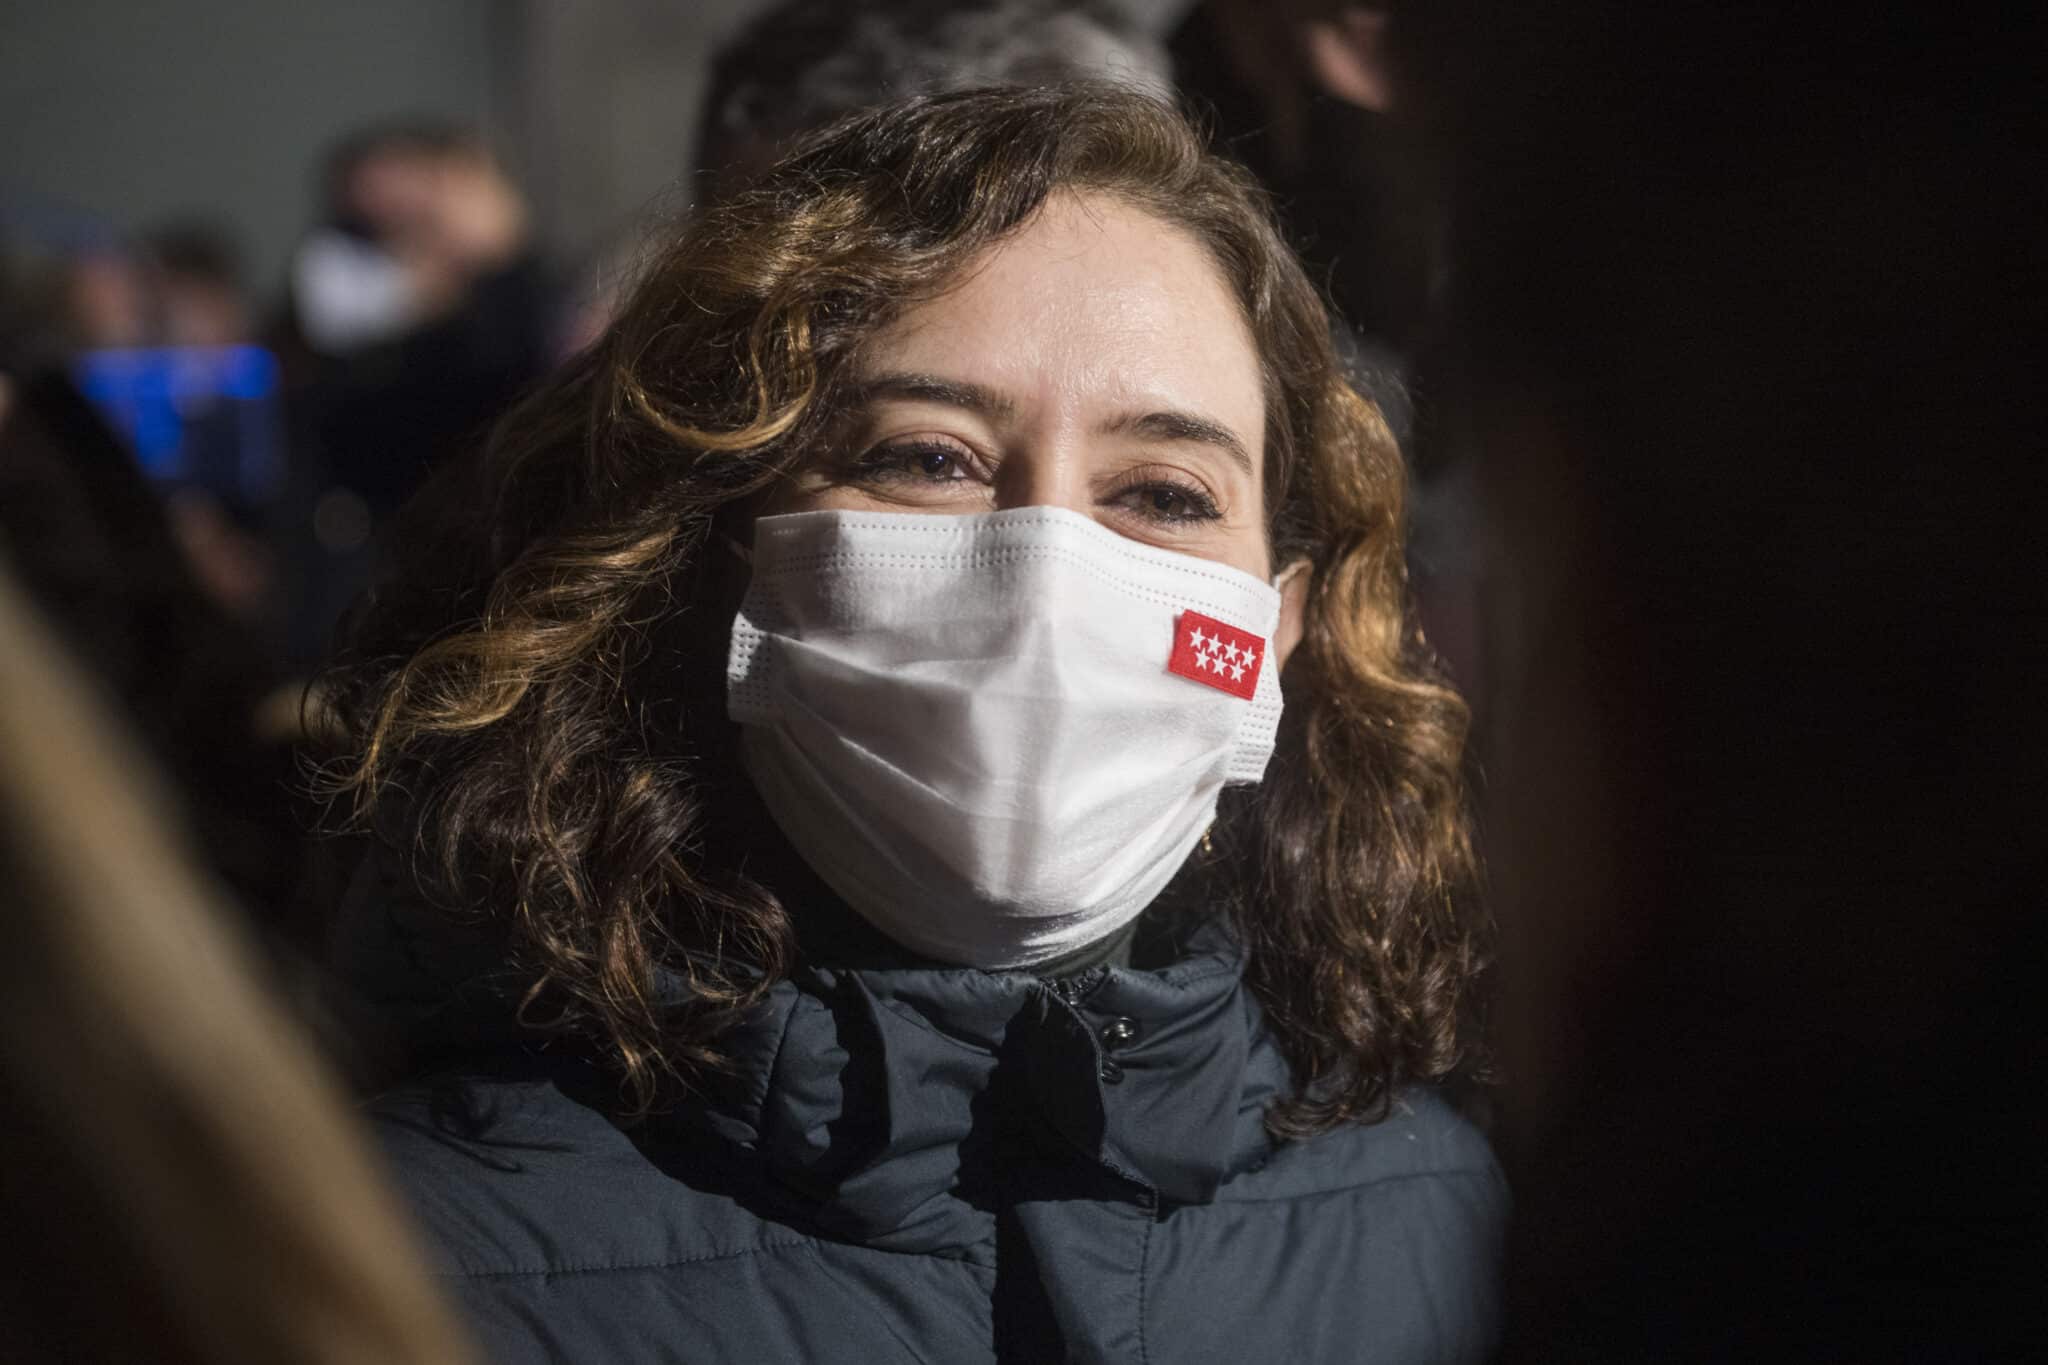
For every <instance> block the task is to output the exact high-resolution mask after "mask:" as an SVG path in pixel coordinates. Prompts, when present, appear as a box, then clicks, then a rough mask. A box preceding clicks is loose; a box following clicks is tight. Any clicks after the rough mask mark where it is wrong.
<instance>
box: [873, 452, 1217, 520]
mask: <svg viewBox="0 0 2048 1365" xmlns="http://www.w3.org/2000/svg"><path fill="white" fill-rule="evenodd" d="M931 456H938V457H940V458H942V459H945V460H949V461H951V462H952V467H953V468H954V469H957V470H960V471H961V473H960V474H959V475H958V476H957V477H936V476H934V475H931V474H926V473H922V472H920V471H918V470H915V469H912V468H910V467H909V465H910V462H911V461H913V460H921V459H925V458H928V457H931ZM972 458H973V457H972V456H971V455H970V454H969V453H968V452H967V451H966V450H965V449H964V448H962V447H959V446H955V445H952V444H949V443H946V442H940V441H888V442H884V443H883V444H881V445H878V446H875V447H873V448H871V449H869V450H867V451H864V452H863V453H862V454H861V455H859V456H858V457H856V458H855V459H854V460H853V461H852V462H851V463H850V464H849V465H848V466H847V473H848V474H849V475H851V476H852V477H853V478H855V479H856V480H859V481H863V482H867V483H893V482H899V481H904V480H915V481H917V482H921V483H953V482H959V481H964V480H965V479H969V478H972V477H974V476H973V474H972V473H971V472H969V471H967V470H966V469H965V468H964V466H965V465H966V464H967V463H968V461H970V460H971V459H972ZM1144 494H1151V495H1155V496H1156V495H1158V494H1165V495H1167V496H1168V497H1172V498H1179V499H1181V500H1182V502H1183V503H1184V504H1185V506H1186V507H1187V508H1188V509H1189V510H1186V511H1178V512H1166V511H1161V510H1159V509H1158V508H1156V507H1134V509H1133V510H1135V511H1136V512H1137V513H1138V515H1139V516H1142V517H1144V518H1145V519H1146V520H1148V521H1152V522H1156V523H1159V524H1161V525H1167V526H1187V525H1193V524H1197V523H1201V522H1208V521H1220V520H1221V519H1222V517H1223V511H1222V509H1221V508H1220V507H1218V506H1217V505H1216V499H1215V498H1213V497H1211V496H1210V494H1209V492H1208V490H1206V489H1204V488H1203V487H1202V486H1201V485H1199V484H1197V483H1195V482H1194V481H1193V480H1191V479H1188V478H1185V477H1182V476H1178V475H1175V474H1172V473H1170V472H1168V471H1166V470H1164V469H1160V468H1157V467H1150V468H1139V469H1133V470H1130V471H1128V472H1127V473H1125V474H1122V475H1120V476H1118V478H1117V481H1116V485H1115V487H1114V488H1113V489H1112V490H1111V496H1112V497H1118V498H1128V497H1131V496H1133V495H1144Z"/></svg>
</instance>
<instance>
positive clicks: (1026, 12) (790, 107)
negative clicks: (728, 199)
mask: <svg viewBox="0 0 2048 1365" xmlns="http://www.w3.org/2000/svg"><path fill="white" fill-rule="evenodd" d="M1091 79H1092V80H1103V81H1115V82H1122V83H1127V84H1130V85H1132V86H1134V87H1137V88H1140V89H1145V90H1150V91H1153V92H1154V93H1156V94H1157V95H1158V96H1159V97H1160V98H1162V99H1167V98H1171V94H1172V89H1173V70H1172V63H1171V61H1170V59H1169V58H1168V57H1167V55H1166V51H1165V49H1164V48H1163V47H1162V46H1161V45H1160V43H1159V42H1158V40H1157V39H1155V38H1154V37H1152V35H1151V34H1150V33H1149V32H1147V31H1146V30H1145V28H1144V27H1143V26H1142V25H1140V24H1138V23H1137V22H1136V21H1134V20H1133V19H1132V18H1131V17H1130V16H1129V15H1128V14H1126V13H1125V12H1124V11H1123V10H1121V9H1119V8H1118V7H1117V6H1115V5H1114V4H1110V3H1108V0H964V2H963V0H785V3H782V4H778V5H775V6H773V7H771V8H770V9H768V10H767V11H766V12H764V13H762V14H761V15H760V16H758V17H757V18H755V19H754V20H753V21H752V22H751V23H749V24H748V25H747V26H746V27H745V28H744V29H742V30H741V31H740V32H739V33H738V34H737V35H736V36H735V37H733V38H732V39H731V40H730V41H729V42H727V43H725V44H724V45H723V46H722V47H720V49H719V51H718V53H717V55H716V56H715V57H714V58H713V59H712V63H711V84H710V89H709V91H708V92H707V93H706V95H705V99H704V108H703V113H702V116H701V117H700V118H699V120H698V128H699V130H700V131H699V133H698V145H697V177H698V179H699V180H700V181H708V182H709V183H708V186H707V193H708V196H709V197H711V198H717V197H720V196H721V195H723V194H725V193H728V192H730V191H731V190H732V189H734V188H736V187H737V186H739V185H742V184H744V183H746V181H747V180H748V179H750V178H751V177H752V176H754V175H756V174H758V173H759V172H761V171H763V170H765V169H767V168H768V167H769V166H772V165H773V164H774V163H775V162H776V161H778V160H779V159H781V156H782V153H783V152H784V151H786V150H787V149H788V148H789V146H790V144H791V143H792V142H793V141H795V139H797V138H798V137H800V136H802V135H803V134H805V133H808V132H810V131H812V130H813V129H816V128H822V127H823V126H825V125H826V124H828V123H830V122H832V121H833V120H834V119H837V118H840V117H842V116H843V115H846V114H851V113H854V112H856V111H858V110H861V109H870V108H873V107H875V106H876V105H879V104H886V103H888V102H890V101H891V100H896V99H902V98H905V97H906V96H910V95H930V94H939V93H941V92H943V91H947V90H970V89H973V88H975V87H977V86H984V85H1046V84H1055V83H1058V82H1060V81H1075V80H1091Z"/></svg>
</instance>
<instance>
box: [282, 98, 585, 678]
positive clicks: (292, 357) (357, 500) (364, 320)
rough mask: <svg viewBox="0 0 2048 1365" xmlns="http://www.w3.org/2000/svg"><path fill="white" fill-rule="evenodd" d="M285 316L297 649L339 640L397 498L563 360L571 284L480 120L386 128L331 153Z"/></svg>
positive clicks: (314, 650)
mask: <svg viewBox="0 0 2048 1365" xmlns="http://www.w3.org/2000/svg"><path fill="white" fill-rule="evenodd" d="M321 194H322V202H321V207H320V217H321V220H320V222H319V224H318V225H317V226H316V227H314V228H313V229H312V230H311V231H310V232H309V233H308V234H307V235H306V237H305V239H304V240H303V241H302V242H301V243H300V245H299V247H298V250H297V252H296V253H295V255H294V257H293V259H292V263H291V271H290V282H289V298H288V303H287V307H286V311H285V316H284V318H283V319H282V321H281V323H280V324H279V326H278V327H277V329H276V335H275V337H274V341H275V344H276V347H277V349H278V351H279V353H280V354H281V356H282V357H283V360H284V366H285V384H286V392H287V401H288V406H289V412H290V418H291V435H292V441H291V445H292V457H293V459H294V461H295V462H296V464H297V466H298V468H297V469H296V471H295V475H294V480H295V492H294V498H295V499H296V501H297V502H298V503H299V504H300V505H301V506H303V507H304V508H305V509H307V510H306V520H307V521H308V522H309V523H310V526H311V530H312V532H313V543H312V544H309V545H305V546H302V547H301V550H302V555H301V558H300V559H299V560H298V561H297V562H296V563H295V564H294V572H295V576H296V579H297V586H296V588H295V596H296V597H297V598H298V599H300V602H301V619H300V620H299V621H298V622H297V623H296V628H295V630H294V632H293V638H292V651H293V654H294V657H296V658H300V659H310V658H312V657H316V656H318V655H319V654H321V653H322V652H323V651H324V649H325V647H326V645H327V644H328V643H329V631H330V630H331V628H332V625H333V623H334V621H335V620H336V619H337V617H338V616H339V615H340V614H341V612H342V611H343V610H344V609H345V607H346V606H347V604H348V603H349V602H350V601H351V600H353V599H354V597H355V596H356V594H357V593H358V592H360V591H361V589H362V588H363V587H364V586H365V585H366V584H367V582H368V580H369V577H370V574H371V566H372V564H373V562H374V554H375V550H374V546H375V541H376V538H377V536H378V535H379V533H380V531H381V530H382V529H383V528H385V527H386V526H388V524H389V522H390V520H391V518H392V516H393V514H394V513H395V512H396V511H397V509H398V508H399V507H400V506H401V505H402V504H403V503H404V502H405V500H406V499H407V498H409V497H410V496H411V495H412V493H413V492H414V490H415V489H417V488H418V487H419V486H420V484H421V483H422V482H423V481H424V480H425V479H426V478H427V476H428V475H429V474H430V473H431V472H432V471H433V469H434V468H435V467H437V466H438V465H439V464H440V463H441V462H442V461H444V460H446V459H448V458H450V457H452V456H453V455H455V454H456V453H458V452H459V451H460V450H461V449H462V448H463V447H464V445H465V444H466V443H468V442H471V441H475V440H478V439H480V438H481V437H482V435H483V433H484V432H485V431H486V430H487V429H488V428H489V426H490V424H491V423H492V422H493V421H494V420H495V419H496V418H497V417H498V416H500V415H501V414H502V413H503V412H504V411H505V409H506V408H507V407H509V406H510V404H511V403H512V401H513V399H514V398H515V397H516V396H517V395H518V394H519V392H520V391H521V390H522V389H523V388H525V387H526V386H527V385H528V384H530V383H532V382H533V381H534V380H535V379H537V378H538V377H539V376H540V375H542V374H543V373H545V372H546V370H547V369H548V367H549V366H550V364H551V363H552V362H553V359H554V338H555V331H556V327H557V318H558V315H559V311H560V307H561V305H560V301H559V299H558V297H557V293H556V290H555V287H554V285H553V283H552V281H551V279H550V275H549V272H548V269H547V267H546V265H545V264H544V262H543V261H542V260H541V258H540V256H539V253H538V251H537V248H536V247H535V244H534V241H533V237H532V231H531V223H530V214H529V211H528V208H527V205H526V201H525V198H524V196H523V195H522V194H521V193H520V191H519V189H518V187H517V186H516V185H515V184H514V183H513V182H512V180H511V178H510V177H509V176H508V175H507V174H506V172H505V170H504V168H503V167H502V166H500V165H499V163H498V161H497V159H496V158H495V157H493V156H492V155H491V153H490V151H489V150H488V149H487V148H486V147H485V146H484V144H483V142H482V140H481V139H480V138H479V137H478V136H477V135H476V134H475V133H473V132H471V131H469V130H468V129H465V128H462V127H459V126H456V125H452V124H445V123H436V122H431V121H420V122H405V123H396V124H392V125H388V126H383V127H376V128H371V129H369V130H366V131H364V132H361V133H358V134H356V135H354V136H352V137H350V138H348V139H346V140H344V141H343V142H342V143H341V144H340V145H339V146H338V147H336V148H335V150H334V151H333V152H331V153H330V154H329V156H328V158H327V163H326V169H325V174H324V179H323V182H322V186H321Z"/></svg>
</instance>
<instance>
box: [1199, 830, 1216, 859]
mask: <svg viewBox="0 0 2048 1365" xmlns="http://www.w3.org/2000/svg"><path fill="white" fill-rule="evenodd" d="M1215 828H1216V826H1215V823H1214V822H1213V821H1212V822H1211V823H1210V825H1209V828H1208V829H1205V830H1203V831H1202V856H1203V857H1205V858H1213V857H1215V856H1216V845H1215V844H1214V843H1212V842H1211V841H1210V839H1209V835H1210V833H1211V832H1212V831H1214V830H1215Z"/></svg>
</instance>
